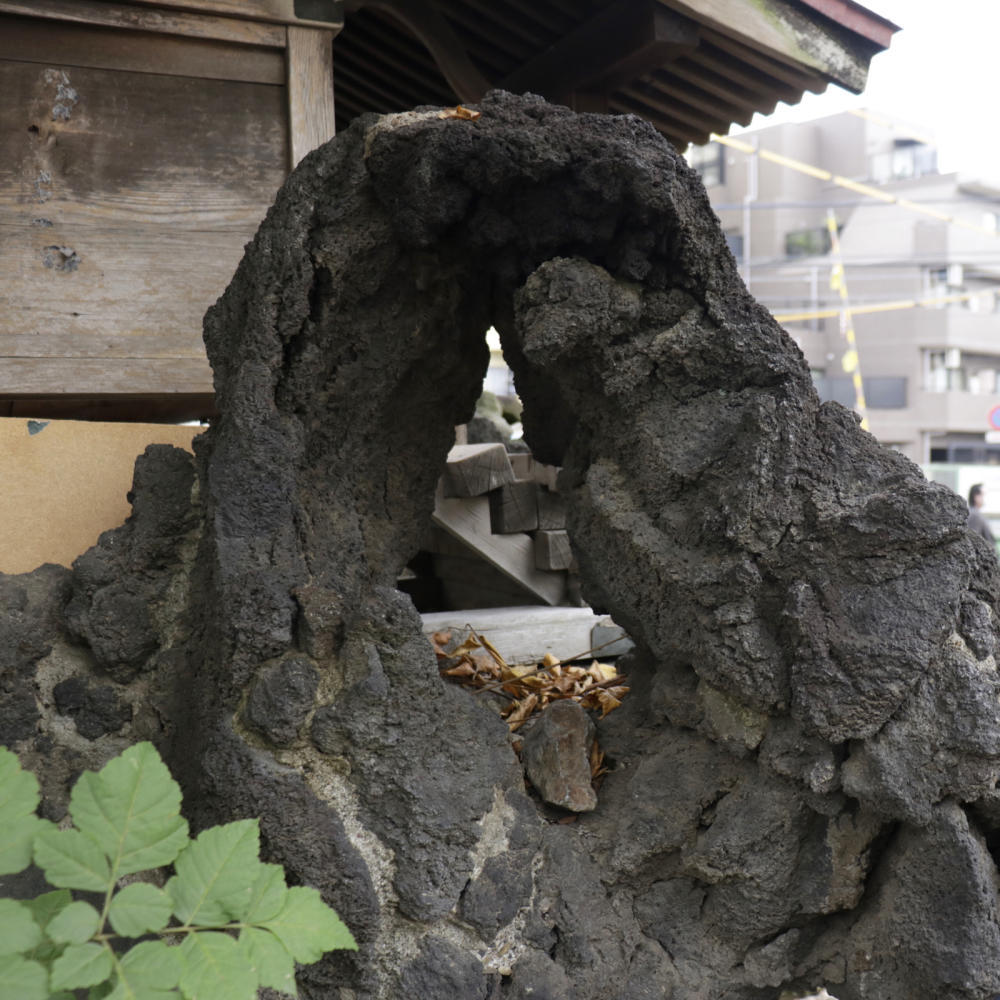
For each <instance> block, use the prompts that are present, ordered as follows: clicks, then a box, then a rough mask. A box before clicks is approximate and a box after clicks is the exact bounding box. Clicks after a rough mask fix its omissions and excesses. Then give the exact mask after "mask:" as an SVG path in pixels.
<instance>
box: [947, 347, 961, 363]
mask: <svg viewBox="0 0 1000 1000" xmlns="http://www.w3.org/2000/svg"><path fill="white" fill-rule="evenodd" d="M944 366H945V368H961V367H962V352H961V351H960V350H959V349H958V348H957V347H949V348H948V350H946V351H945V352H944Z"/></svg>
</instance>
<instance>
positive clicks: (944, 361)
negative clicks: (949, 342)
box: [924, 348, 966, 392]
mask: <svg viewBox="0 0 1000 1000" xmlns="http://www.w3.org/2000/svg"><path fill="white" fill-rule="evenodd" d="M924 388H925V389H927V390H929V391H930V392H948V391H953V392H964V391H965V388H966V376H965V368H963V367H962V352H961V351H959V350H956V349H955V348H949V349H948V350H946V351H926V352H924Z"/></svg>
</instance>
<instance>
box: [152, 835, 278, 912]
mask: <svg viewBox="0 0 1000 1000" xmlns="http://www.w3.org/2000/svg"><path fill="white" fill-rule="evenodd" d="M259 851H260V826H259V823H258V821H257V820H255V819H241V820H237V821H236V822H235V823H226V824H225V825H223V826H213V827H212V828H211V829H209V830H205V831H204V832H202V833H200V834H199V835H198V837H197V839H196V840H193V841H192V842H191V843H190V844H189V845H188V846H187V847H186V848H185V849H184V850H183V851H182V852H181V854H180V857H178V859H177V861H176V862H175V864H174V869H175V871H176V872H177V874H176V875H175V876H174V877H173V878H172V879H170V881H169V882H168V883H167V892H168V893H170V898H171V899H172V900H173V901H174V913H175V914H176V916H177V918H178V919H179V920H180V921H181V922H182V923H185V924H200V925H202V926H205V925H212V924H224V923H226V922H227V921H228V920H230V918H231V917H232V916H233V915H234V914H236V913H239V912H241V911H243V910H245V909H246V907H247V902H248V900H249V899H250V896H251V891H252V887H253V886H254V884H255V883H256V881H257V877H258V874H259V870H260V867H261V862H260V858H259V857H258V853H259Z"/></svg>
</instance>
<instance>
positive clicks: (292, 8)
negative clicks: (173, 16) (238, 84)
mask: <svg viewBox="0 0 1000 1000" xmlns="http://www.w3.org/2000/svg"><path fill="white" fill-rule="evenodd" d="M127 2H128V3H132V4H136V5H139V6H152V7H170V8H173V9H174V10H184V11H200V12H203V13H206V14H229V15H231V16H233V17H245V18H251V19H253V20H255V21H273V22H275V23H276V24H300V25H311V26H313V27H316V28H326V29H327V30H331V29H332V30H334V31H339V30H340V29H341V28H342V27H343V26H344V5H343V3H341V2H340V0H309V2H307V3H303V2H302V0H127ZM296 8H298V9H299V10H300V11H301V12H302V14H303V16H302V17H299V16H298V14H297V13H296ZM320 11H322V12H323V16H322V17H319V16H318V12H320ZM305 15H309V16H305Z"/></svg>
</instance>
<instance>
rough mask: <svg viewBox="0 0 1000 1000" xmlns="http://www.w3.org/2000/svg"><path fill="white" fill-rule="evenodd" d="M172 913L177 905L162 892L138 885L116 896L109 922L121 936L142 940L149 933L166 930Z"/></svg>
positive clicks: (125, 889) (151, 886)
mask: <svg viewBox="0 0 1000 1000" xmlns="http://www.w3.org/2000/svg"><path fill="white" fill-rule="evenodd" d="M172 911H173V903H172V902H171V900H170V897H169V896H168V895H167V894H166V893H165V892H164V891H163V890H162V889H158V888H157V887H156V886H155V885H147V884H146V883H145V882H134V883H133V884H132V885H127V886H125V888H124V889H122V890H121V891H120V892H117V893H115V895H114V898H113V899H112V900H111V906H110V907H109V908H108V919H110V921H111V926H112V927H113V928H114V929H115V931H116V932H117V933H118V934H122V935H124V936H125V937H141V936H142V935H143V934H145V933H146V932H147V931H158V930H162V929H163V928H164V927H166V926H167V922H168V921H169V920H170V914H171V912H172Z"/></svg>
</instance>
